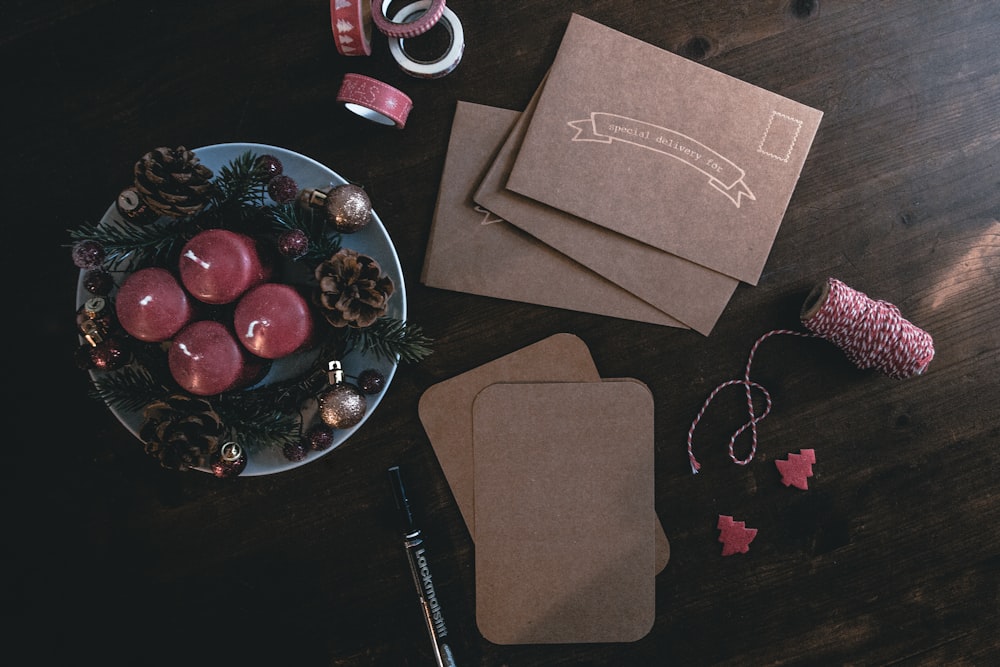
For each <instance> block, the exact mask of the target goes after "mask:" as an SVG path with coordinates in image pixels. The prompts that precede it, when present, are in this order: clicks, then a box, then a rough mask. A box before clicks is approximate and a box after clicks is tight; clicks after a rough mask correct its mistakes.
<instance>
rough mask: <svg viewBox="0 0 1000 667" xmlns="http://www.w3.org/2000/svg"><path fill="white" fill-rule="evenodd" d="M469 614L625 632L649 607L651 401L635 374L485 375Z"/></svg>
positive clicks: (477, 431)
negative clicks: (505, 379)
mask: <svg viewBox="0 0 1000 667" xmlns="http://www.w3.org/2000/svg"><path fill="white" fill-rule="evenodd" d="M473 429H474V430H473V439H474V441H473V449H474V453H475V454H474V458H475V495H476V551H475V581H476V623H477V625H478V626H479V630H480V632H481V633H482V634H483V636H484V637H485V638H486V639H488V640H490V641H492V642H494V643H498V644H524V643H571V642H572V643H577V642H627V641H635V640H638V639H640V638H642V637H643V636H645V635H646V634H647V633H648V632H649V630H650V629H651V628H652V625H653V621H654V620H655V615H656V598H655V588H656V587H655V573H654V571H653V560H654V540H653V533H652V532H651V531H650V530H649V522H650V519H651V517H652V516H653V512H654V510H653V401H652V395H651V394H650V392H649V390H648V388H646V387H645V386H643V385H642V384H641V383H638V382H581V383H573V382H561V383H535V384H494V385H491V386H489V387H487V388H485V389H483V390H482V391H481V392H480V393H479V395H478V396H477V397H476V400H475V403H474V405H473Z"/></svg>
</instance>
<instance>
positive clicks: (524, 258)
mask: <svg viewBox="0 0 1000 667" xmlns="http://www.w3.org/2000/svg"><path fill="white" fill-rule="evenodd" d="M517 116H518V114H517V112H515V111H508V110H506V109H494V108H491V107H486V106H482V105H478V104H471V103H467V102H459V103H458V105H457V106H456V108H455V117H454V121H453V124H452V128H451V138H450V140H449V143H448V153H447V156H446V157H445V164H444V170H443V173H442V176H441V186H440V190H439V192H438V199H437V205H436V207H435V210H434V218H433V220H432V223H431V232H430V239H429V240H428V244H427V251H426V254H425V256H424V266H423V271H422V274H421V278H420V279H421V282H423V283H424V284H425V285H427V286H429V287H439V288H443V289H450V290H455V291H460V292H467V293H471V294H479V295H482V296H491V297H496V298H502V299H510V300H513V301H521V302H525V303H535V304H540V305H544V306H552V307H557V308H566V309H569V310H577V311H582V312H588V313H596V314H598V315H608V316H611V317H619V318H623V319H629V320H637V321H641V322H651V323H653V324H662V325H665V326H673V327H682V326H683V325H682V324H681V323H680V322H679V321H677V319H676V318H674V317H671V316H670V315H667V314H666V313H664V312H662V311H660V310H657V309H656V308H654V307H653V306H651V305H649V304H648V303H646V302H645V301H643V300H642V299H639V298H638V297H636V296H634V295H632V294H629V293H628V292H627V291H625V290H624V289H622V288H621V287H619V286H617V285H615V284H614V283H613V282H611V281H609V280H607V279H605V278H602V277H601V276H599V275H597V274H596V273H594V272H592V271H590V270H589V269H587V268H586V267H584V266H581V265H580V264H578V263H576V262H574V261H573V260H571V259H569V258H567V257H565V256H563V255H561V254H560V253H558V252H556V251H555V250H553V249H551V248H549V247H547V246H545V245H543V244H542V243H539V242H538V241H537V240H535V239H533V238H531V237H530V236H527V235H525V234H524V233H523V232H520V231H518V230H517V229H515V228H513V227H511V226H510V225H509V224H508V223H507V222H505V221H503V220H501V219H499V218H497V216H495V215H493V214H492V213H490V212H489V211H486V210H483V209H482V208H478V207H476V205H475V203H474V202H473V201H472V192H473V191H474V190H475V188H476V185H478V183H479V180H480V178H481V177H482V175H483V173H484V172H485V171H486V168H487V166H488V165H489V164H490V162H491V160H492V158H493V155H494V154H495V153H496V151H497V149H498V148H499V146H500V144H501V143H502V142H503V139H504V137H506V136H507V134H508V132H509V131H510V127H511V125H512V123H513V122H514V119H516V118H517Z"/></svg>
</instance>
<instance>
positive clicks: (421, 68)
mask: <svg viewBox="0 0 1000 667" xmlns="http://www.w3.org/2000/svg"><path fill="white" fill-rule="evenodd" d="M385 4H389V3H388V2H385ZM436 4H438V3H437V0H417V2H413V3H410V4H409V5H407V6H405V7H403V8H402V9H401V10H399V11H398V12H397V13H396V14H395V16H393V22H394V25H412V24H415V23H417V22H418V21H422V20H423V18H424V17H425V16H428V15H429V14H430V13H431V12H432V11H433V10H434V8H435V5H436ZM440 4H441V5H442V6H441V10H442V11H441V13H440V15H439V16H438V18H437V19H435V22H434V24H433V25H437V24H440V25H442V26H444V28H445V29H446V30H447V31H448V37H449V41H448V47H447V48H446V49H445V52H444V53H443V54H442V55H441V56H439V57H437V58H434V59H432V60H421V59H418V58H415V57H414V56H412V55H410V54H409V53H407V51H406V48H405V41H406V39H412V37H392V36H390V37H389V52H390V53H391V54H392V57H393V58H395V60H396V63H397V64H398V65H399V67H400V69H402V70H403V71H404V72H406V73H407V74H409V75H410V76H414V77H417V78H420V79H437V78H439V77H442V76H444V75H446V74H449V73H450V72H452V71H453V70H454V69H455V68H456V67H458V63H460V62H461V61H462V54H463V53H464V52H465V31H464V30H463V29H462V22H461V21H459V20H458V16H456V15H455V12H453V11H451V9H449V8H447V7H445V6H444V3H443V2H442V3H440ZM421 12H423V14H422V15H420V16H419V18H416V19H413V20H412V22H408V21H410V19H411V17H412V16H414V15H418V14H420V13H421ZM428 29H429V28H428ZM420 34H423V33H422V32H421V33H420Z"/></svg>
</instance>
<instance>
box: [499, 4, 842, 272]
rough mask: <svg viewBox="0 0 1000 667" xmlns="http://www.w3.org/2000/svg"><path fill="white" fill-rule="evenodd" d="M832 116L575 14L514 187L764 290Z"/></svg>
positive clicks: (533, 120) (523, 148) (517, 167)
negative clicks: (771, 257)
mask: <svg viewBox="0 0 1000 667" xmlns="http://www.w3.org/2000/svg"><path fill="white" fill-rule="evenodd" d="M822 115H823V114H822V112H820V111H818V110H816V109H813V108H810V107H808V106H805V105H803V104H800V103H798V102H795V101H793V100H790V99H787V98H785V97H782V96H780V95H777V94H775V93H772V92H769V91H767V90H764V89H762V88H760V87H758V86H754V85H752V84H749V83H746V82H744V81H740V80H739V79H736V78H734V77H731V76H728V75H726V74H723V73H721V72H718V71H715V70H712V69H710V68H708V67H705V66H704V65H700V64H698V63H695V62H692V61H690V60H687V59H685V58H682V57H681V56H678V55H676V54H673V53H671V52H669V51H666V50H663V49H660V48H658V47H656V46H653V45H651V44H647V43H645V42H642V41H640V40H638V39H635V38H633V37H630V36H628V35H625V34H623V33H620V32H618V31H615V30H612V29H611V28H608V27H606V26H603V25H601V24H599V23H596V22H594V21H591V20H589V19H586V18H584V17H582V16H579V15H576V14H574V15H573V16H572V17H571V18H570V22H569V26H568V27H567V29H566V33H565V35H564V36H563V40H562V42H561V43H560V46H559V49H558V51H557V53H556V57H555V60H554V62H553V64H552V67H551V68H550V70H549V75H548V78H547V81H546V83H545V87H544V89H543V91H542V94H541V97H540V98H539V100H538V106H537V108H536V109H535V112H534V113H533V114H532V116H531V120H530V124H529V126H528V130H527V133H526V134H525V137H524V141H523V143H522V144H521V148H520V150H519V151H518V154H517V159H516V161H515V163H514V166H513V169H512V170H511V174H510V178H509V179H508V181H507V187H508V188H509V189H511V190H513V191H515V192H517V193H519V194H522V195H525V196H527V197H531V198H532V199H535V200H537V201H540V202H542V203H545V204H548V205H549V206H553V207H555V208H558V209H561V210H563V211H566V212H568V213H571V214H573V215H576V216H578V217H581V218H584V219H586V220H589V221H591V222H594V223H597V224H599V225H601V226H604V227H607V228H608V229H612V230H615V231H617V232H620V233H622V234H624V235H626V236H629V237H631V238H634V239H636V240H638V241H642V242H644V243H647V244H649V245H652V246H654V247H656V248H660V249H662V250H666V251H667V252H670V253H673V254H675V255H679V256H681V257H684V258H685V259H688V260H691V261H692V262H695V263H697V264H701V265H703V266H706V267H708V268H710V269H714V270H716V271H719V272H721V273H725V274H726V275H729V276H732V277H733V278H738V279H739V280H742V281H745V282H747V283H751V284H756V283H757V281H758V279H759V278H760V274H761V271H762V270H763V267H764V264H765V262H766V260H767V256H768V254H769V252H770V250H771V245H772V244H773V242H774V238H775V236H776V235H777V232H778V228H779V226H780V224H781V220H782V218H783V216H784V214H785V211H786V209H787V206H788V202H789V200H790V198H791V195H792V192H793V190H794V188H795V185H796V183H797V181H798V178H799V174H800V173H801V170H802V166H803V163H804V162H805V159H806V156H807V154H808V152H809V148H810V146H811V145H812V141H813V138H814V136H815V134H816V131H817V129H818V127H819V123H820V120H821V118H822Z"/></svg>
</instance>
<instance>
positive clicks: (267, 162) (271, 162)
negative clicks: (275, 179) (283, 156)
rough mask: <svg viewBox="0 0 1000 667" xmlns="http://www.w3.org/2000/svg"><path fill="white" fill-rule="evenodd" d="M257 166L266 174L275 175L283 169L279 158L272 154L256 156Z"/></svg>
mask: <svg viewBox="0 0 1000 667" xmlns="http://www.w3.org/2000/svg"><path fill="white" fill-rule="evenodd" d="M257 168H258V169H260V170H261V171H262V172H264V174H265V175H267V176H277V175H278V174H281V173H282V172H284V171H285V167H284V165H282V164H281V160H279V159H278V158H277V157H275V156H273V155H261V156H260V157H259V158H257Z"/></svg>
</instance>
